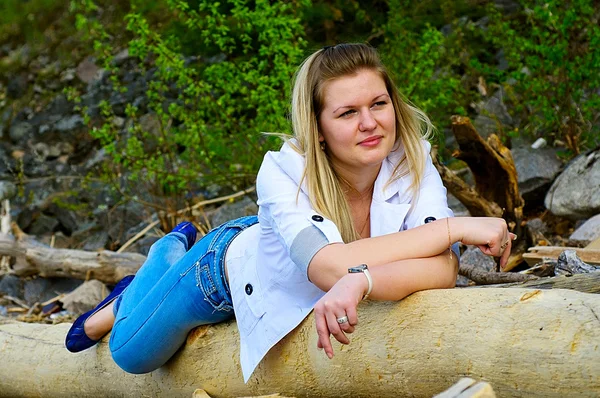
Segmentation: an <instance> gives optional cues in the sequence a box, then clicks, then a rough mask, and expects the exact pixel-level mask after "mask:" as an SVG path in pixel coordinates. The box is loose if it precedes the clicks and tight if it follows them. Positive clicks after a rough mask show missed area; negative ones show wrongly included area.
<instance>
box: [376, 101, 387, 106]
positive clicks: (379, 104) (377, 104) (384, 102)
mask: <svg viewBox="0 0 600 398" xmlns="http://www.w3.org/2000/svg"><path fill="white" fill-rule="evenodd" d="M386 104H387V101H377V102H376V103H374V104H373V107H376V106H384V105H386Z"/></svg>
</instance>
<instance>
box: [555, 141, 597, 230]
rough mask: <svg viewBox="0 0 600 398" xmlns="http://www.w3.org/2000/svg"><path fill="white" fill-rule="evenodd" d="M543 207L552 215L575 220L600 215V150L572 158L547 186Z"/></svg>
mask: <svg viewBox="0 0 600 398" xmlns="http://www.w3.org/2000/svg"><path fill="white" fill-rule="evenodd" d="M544 204H545V206H546V208H547V209H548V210H550V211H551V212H552V213H553V214H556V215H558V216H564V217H567V218H571V219H577V220H581V219H586V218H589V217H592V216H594V215H596V214H598V213H600V149H598V150H595V151H590V152H587V153H584V154H582V155H579V156H578V157H576V158H575V159H573V160H572V161H571V162H570V163H569V164H568V165H567V167H566V169H565V170H564V171H563V172H562V173H561V174H560V176H558V178H557V179H556V180H555V181H554V183H553V184H552V186H551V187H550V190H549V191H548V194H547V195H546V198H545V200H544Z"/></svg>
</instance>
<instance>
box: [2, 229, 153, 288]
mask: <svg viewBox="0 0 600 398" xmlns="http://www.w3.org/2000/svg"><path fill="white" fill-rule="evenodd" d="M0 256H11V257H15V258H16V262H15V264H14V265H13V266H12V269H11V272H12V273H14V274H16V275H17V276H30V275H39V276H42V277H69V278H76V279H84V280H85V279H97V280H99V281H101V282H104V283H107V284H115V283H117V282H118V281H119V280H121V279H122V278H123V277H124V276H126V275H130V274H135V273H136V272H137V270H138V269H139V268H140V267H141V266H142V264H143V262H144V260H145V259H146V257H145V256H143V255H141V254H137V253H115V252H112V251H109V250H103V251H100V252H87V251H83V250H71V249H53V248H51V247H49V246H45V245H42V244H41V243H39V242H36V241H34V240H33V239H18V240H15V238H14V237H13V236H11V235H8V234H0Z"/></svg>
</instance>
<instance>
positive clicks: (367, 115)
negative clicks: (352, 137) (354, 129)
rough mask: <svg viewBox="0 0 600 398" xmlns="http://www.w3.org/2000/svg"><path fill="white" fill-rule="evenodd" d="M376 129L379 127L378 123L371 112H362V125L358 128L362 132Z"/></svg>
mask: <svg viewBox="0 0 600 398" xmlns="http://www.w3.org/2000/svg"><path fill="white" fill-rule="evenodd" d="M375 127H377V121H376V120H375V118H374V117H373V114H372V113H371V110H367V111H365V112H361V118H360V123H359V125H358V128H359V129H360V130H361V131H369V130H373V129H374V128H375Z"/></svg>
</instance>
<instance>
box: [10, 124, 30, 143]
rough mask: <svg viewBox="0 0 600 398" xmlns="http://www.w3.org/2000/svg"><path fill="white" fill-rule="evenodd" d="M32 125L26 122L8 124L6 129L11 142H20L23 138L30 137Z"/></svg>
mask: <svg viewBox="0 0 600 398" xmlns="http://www.w3.org/2000/svg"><path fill="white" fill-rule="evenodd" d="M33 130H34V128H33V126H32V125H31V124H29V123H27V122H21V123H16V124H14V125H12V126H10V130H9V131H8V135H9V136H10V139H11V140H12V142H15V143H17V142H20V141H23V140H24V139H26V138H28V137H30V136H31V135H32V134H33Z"/></svg>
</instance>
